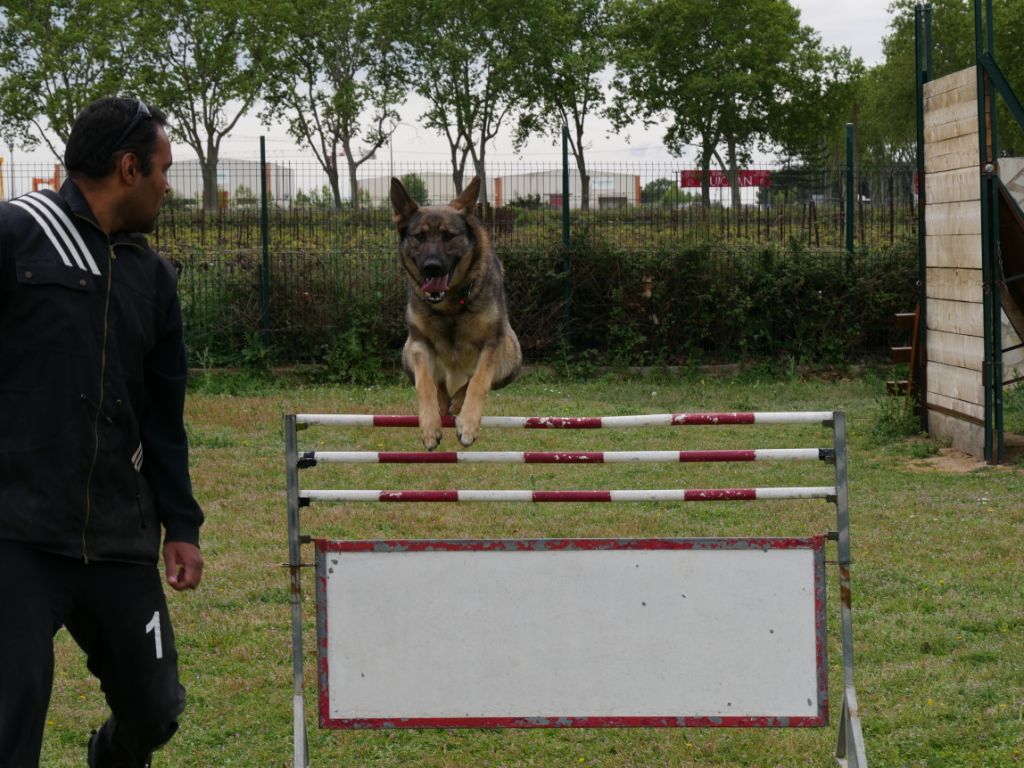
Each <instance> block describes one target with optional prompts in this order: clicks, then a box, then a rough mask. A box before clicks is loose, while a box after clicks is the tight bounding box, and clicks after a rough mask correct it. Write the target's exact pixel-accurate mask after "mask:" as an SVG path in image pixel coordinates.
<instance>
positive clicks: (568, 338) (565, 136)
mask: <svg viewBox="0 0 1024 768" xmlns="http://www.w3.org/2000/svg"><path fill="white" fill-rule="evenodd" d="M562 272H564V273H565V278H564V280H565V282H564V283H563V284H562V343H563V345H564V347H565V350H566V352H567V353H568V352H569V350H571V349H572V251H570V249H569V126H568V125H565V124H564V123H563V124H562Z"/></svg>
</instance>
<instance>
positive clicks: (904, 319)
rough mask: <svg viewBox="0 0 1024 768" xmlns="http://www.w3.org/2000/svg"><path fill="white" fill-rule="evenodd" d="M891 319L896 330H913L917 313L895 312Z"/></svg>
mask: <svg viewBox="0 0 1024 768" xmlns="http://www.w3.org/2000/svg"><path fill="white" fill-rule="evenodd" d="M893 317H894V320H895V325H896V328H897V329H898V330H900V331H912V330H914V320H915V319H916V318H917V312H897V313H896V314H895V315H894V316H893Z"/></svg>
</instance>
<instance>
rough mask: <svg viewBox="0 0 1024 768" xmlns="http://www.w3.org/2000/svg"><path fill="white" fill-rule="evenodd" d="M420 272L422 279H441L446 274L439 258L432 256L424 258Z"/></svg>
mask: <svg viewBox="0 0 1024 768" xmlns="http://www.w3.org/2000/svg"><path fill="white" fill-rule="evenodd" d="M420 271H421V272H423V276H424V277H442V276H444V275H445V274H446V273H447V270H446V269H445V268H444V262H443V261H441V259H440V257H438V256H434V255H430V256H428V257H427V258H426V260H425V261H424V262H423V266H422V268H421V270H420Z"/></svg>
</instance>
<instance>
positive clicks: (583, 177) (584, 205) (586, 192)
mask: <svg viewBox="0 0 1024 768" xmlns="http://www.w3.org/2000/svg"><path fill="white" fill-rule="evenodd" d="M576 167H577V168H579V171H580V210H581V211H589V210H590V175H589V174H588V173H587V164H586V163H585V162H584V160H583V156H582V155H578V156H577V157H576Z"/></svg>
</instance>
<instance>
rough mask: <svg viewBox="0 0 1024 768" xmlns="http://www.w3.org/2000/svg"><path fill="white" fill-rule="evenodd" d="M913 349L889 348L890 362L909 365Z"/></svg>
mask: <svg viewBox="0 0 1024 768" xmlns="http://www.w3.org/2000/svg"><path fill="white" fill-rule="evenodd" d="M913 350H914V348H913V347H889V360H890V361H891V362H893V363H909V362H910V353H911V352H912V351H913Z"/></svg>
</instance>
